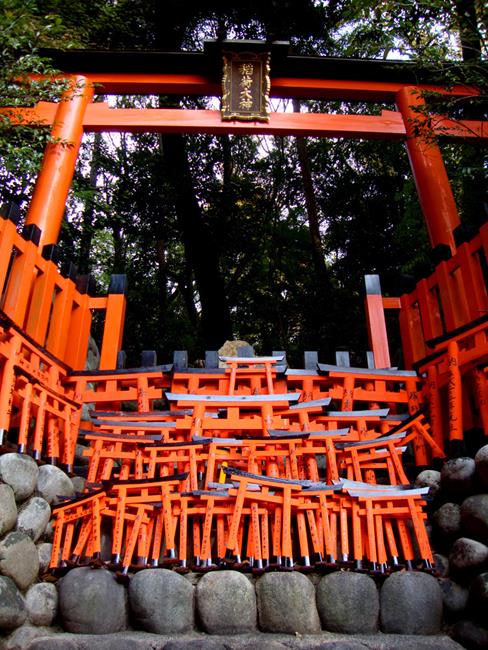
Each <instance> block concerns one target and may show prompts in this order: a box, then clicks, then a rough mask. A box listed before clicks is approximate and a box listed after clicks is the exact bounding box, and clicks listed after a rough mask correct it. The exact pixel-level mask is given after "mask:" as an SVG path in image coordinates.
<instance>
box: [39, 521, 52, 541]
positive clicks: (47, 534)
mask: <svg viewBox="0 0 488 650" xmlns="http://www.w3.org/2000/svg"><path fill="white" fill-rule="evenodd" d="M53 537H54V519H51V521H50V522H49V523H48V525H47V526H46V530H45V531H44V535H43V536H42V539H43V540H44V541H45V542H52V540H53Z"/></svg>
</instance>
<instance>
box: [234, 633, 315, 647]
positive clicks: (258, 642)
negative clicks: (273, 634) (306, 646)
mask: <svg viewBox="0 0 488 650" xmlns="http://www.w3.org/2000/svg"><path fill="white" fill-rule="evenodd" d="M314 648H315V646H314ZM287 649H288V646H286V645H284V644H283V643H280V642H279V641H273V640H272V639H270V638H269V634H266V635H265V637H264V638H262V637H261V638H256V637H254V638H253V639H252V641H251V642H250V643H248V644H246V645H245V646H244V650H287Z"/></svg>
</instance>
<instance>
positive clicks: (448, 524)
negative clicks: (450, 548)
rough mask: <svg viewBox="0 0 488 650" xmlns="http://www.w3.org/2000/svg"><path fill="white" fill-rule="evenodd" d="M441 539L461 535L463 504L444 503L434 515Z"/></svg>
mask: <svg viewBox="0 0 488 650" xmlns="http://www.w3.org/2000/svg"><path fill="white" fill-rule="evenodd" d="M432 519H433V521H434V524H435V527H436V530H437V532H438V533H439V534H440V541H445V540H446V538H447V540H449V539H452V538H453V537H459V533H460V531H461V506H460V505H459V504H458V503H444V504H443V505H442V506H441V507H440V508H439V509H438V510H436V511H435V512H434V514H433V516H432Z"/></svg>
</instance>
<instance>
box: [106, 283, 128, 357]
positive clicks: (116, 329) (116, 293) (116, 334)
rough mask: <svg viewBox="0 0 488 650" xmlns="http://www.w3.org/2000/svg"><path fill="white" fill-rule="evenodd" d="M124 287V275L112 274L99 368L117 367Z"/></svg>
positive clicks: (124, 300) (122, 327) (122, 318)
mask: <svg viewBox="0 0 488 650" xmlns="http://www.w3.org/2000/svg"><path fill="white" fill-rule="evenodd" d="M125 287H126V278H125V275H112V277H111V278H110V287H109V290H108V291H109V293H108V296H107V307H106V310H105V326H104V329H103V339H102V349H101V351H100V370H110V369H112V368H116V367H117V354H118V353H119V351H120V349H121V347H122V338H123V335H124V319H125V307H126V299H125Z"/></svg>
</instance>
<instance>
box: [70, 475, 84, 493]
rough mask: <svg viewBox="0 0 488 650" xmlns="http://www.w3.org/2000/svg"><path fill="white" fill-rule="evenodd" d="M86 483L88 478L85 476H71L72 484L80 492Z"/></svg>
mask: <svg viewBox="0 0 488 650" xmlns="http://www.w3.org/2000/svg"><path fill="white" fill-rule="evenodd" d="M85 483H86V478H83V476H72V477H71V485H72V486H73V490H74V491H75V493H76V492H78V493H80V494H81V493H82V492H83V490H84V489H85Z"/></svg>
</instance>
